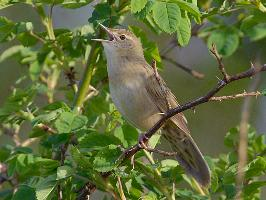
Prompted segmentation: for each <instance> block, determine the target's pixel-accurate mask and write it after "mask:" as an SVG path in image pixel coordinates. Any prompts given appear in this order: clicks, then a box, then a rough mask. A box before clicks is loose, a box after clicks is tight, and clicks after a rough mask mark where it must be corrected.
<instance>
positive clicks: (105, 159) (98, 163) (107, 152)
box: [93, 145, 122, 172]
mask: <svg viewBox="0 0 266 200" xmlns="http://www.w3.org/2000/svg"><path fill="white" fill-rule="evenodd" d="M121 154H122V151H121V149H120V148H119V147H117V146H115V145H109V146H107V147H105V148H103V149H102V150H101V151H99V152H98V153H97V155H96V156H95V159H94V161H93V168H94V169H95V170H96V171H99V172H108V171H111V170H113V169H114V168H115V167H117V166H118V164H119V160H118V158H119V157H120V156H121Z"/></svg>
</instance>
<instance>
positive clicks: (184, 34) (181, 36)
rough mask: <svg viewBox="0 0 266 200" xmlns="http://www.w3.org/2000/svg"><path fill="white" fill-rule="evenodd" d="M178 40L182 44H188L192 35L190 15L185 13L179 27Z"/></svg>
mask: <svg viewBox="0 0 266 200" xmlns="http://www.w3.org/2000/svg"><path fill="white" fill-rule="evenodd" d="M176 32H177V40H178V43H179V44H180V45H181V46H186V45H187V44H188V43H189V40H190V37H191V24H190V19H189V17H188V16H187V15H186V14H185V15H184V16H182V17H181V18H180V24H179V25H178V27H177V31H176Z"/></svg>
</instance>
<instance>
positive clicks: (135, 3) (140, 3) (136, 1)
mask: <svg viewBox="0 0 266 200" xmlns="http://www.w3.org/2000/svg"><path fill="white" fill-rule="evenodd" d="M147 2H148V0H131V12H133V13H136V12H139V11H141V10H142V9H143V8H144V7H145V5H146V3H147Z"/></svg>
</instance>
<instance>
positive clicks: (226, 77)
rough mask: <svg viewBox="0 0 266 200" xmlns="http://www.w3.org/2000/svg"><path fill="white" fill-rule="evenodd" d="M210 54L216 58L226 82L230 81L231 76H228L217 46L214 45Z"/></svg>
mask: <svg viewBox="0 0 266 200" xmlns="http://www.w3.org/2000/svg"><path fill="white" fill-rule="evenodd" d="M210 52H211V53H212V54H213V55H214V56H215V58H216V60H217V62H218V66H219V69H220V71H221V72H222V74H223V77H224V80H225V81H226V82H227V81H228V79H229V75H228V74H227V72H226V70H225V67H224V64H223V62H222V59H223V58H222V57H221V56H220V55H219V53H218V51H217V49H216V45H215V44H212V48H211V49H210Z"/></svg>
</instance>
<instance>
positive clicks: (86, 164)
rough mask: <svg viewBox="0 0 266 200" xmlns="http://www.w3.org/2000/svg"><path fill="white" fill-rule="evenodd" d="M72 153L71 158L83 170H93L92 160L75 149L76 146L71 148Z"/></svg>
mask: <svg viewBox="0 0 266 200" xmlns="http://www.w3.org/2000/svg"><path fill="white" fill-rule="evenodd" d="M70 153H71V156H72V158H73V160H74V161H75V163H76V164H77V165H78V166H79V167H81V168H83V169H90V168H92V163H91V161H90V159H89V158H88V157H86V156H84V155H83V154H82V153H81V152H80V151H79V149H78V148H76V147H74V146H70Z"/></svg>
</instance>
